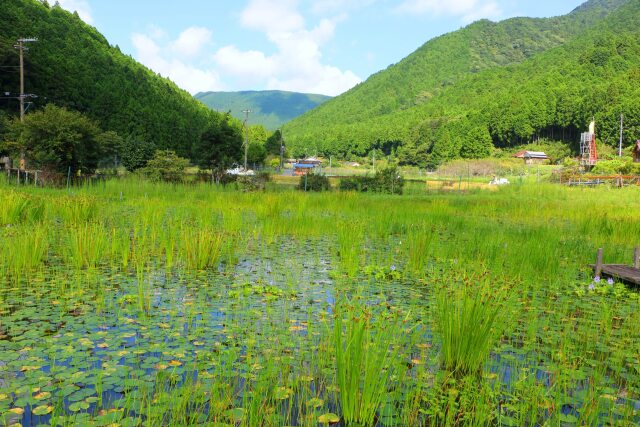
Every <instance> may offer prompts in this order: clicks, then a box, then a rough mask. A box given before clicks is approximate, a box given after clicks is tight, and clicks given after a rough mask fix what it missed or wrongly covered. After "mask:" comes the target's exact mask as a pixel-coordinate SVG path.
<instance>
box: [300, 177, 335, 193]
mask: <svg viewBox="0 0 640 427" xmlns="http://www.w3.org/2000/svg"><path fill="white" fill-rule="evenodd" d="M330 189H331V184H330V183H329V178H327V177H326V176H325V175H323V174H320V173H310V174H307V175H306V176H301V177H300V182H299V183H298V190H305V191H329V190H330Z"/></svg>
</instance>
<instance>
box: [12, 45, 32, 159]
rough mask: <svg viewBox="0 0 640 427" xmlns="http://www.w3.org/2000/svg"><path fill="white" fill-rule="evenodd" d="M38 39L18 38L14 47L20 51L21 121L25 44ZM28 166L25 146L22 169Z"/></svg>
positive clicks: (22, 119)
mask: <svg viewBox="0 0 640 427" xmlns="http://www.w3.org/2000/svg"><path fill="white" fill-rule="evenodd" d="M37 41H38V39H37V38H35V37H30V38H20V39H18V44H16V45H14V46H13V47H14V48H16V49H18V51H19V52H20V122H23V121H24V112H25V110H24V99H25V97H26V95H25V93H24V52H25V51H27V50H29V48H28V47H26V46H25V45H26V44H27V43H32V42H37ZM25 168H26V159H25V152H24V148H23V149H21V150H20V169H22V170H24V169H25Z"/></svg>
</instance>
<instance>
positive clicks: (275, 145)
mask: <svg viewBox="0 0 640 427" xmlns="http://www.w3.org/2000/svg"><path fill="white" fill-rule="evenodd" d="M281 143H282V132H280V129H278V130H277V131H275V132H274V133H272V134H271V136H270V137H269V138H267V140H266V141H265V143H264V149H265V150H266V151H267V155H273V156H279V155H280V144H281Z"/></svg>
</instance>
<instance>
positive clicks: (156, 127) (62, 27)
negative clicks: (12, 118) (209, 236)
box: [0, 0, 221, 157]
mask: <svg viewBox="0 0 640 427" xmlns="http://www.w3.org/2000/svg"><path fill="white" fill-rule="evenodd" d="M52 3H53V2H52ZM21 37H38V39H39V41H38V42H37V43H31V44H30V46H29V47H30V50H29V52H28V53H27V55H26V57H25V70H26V85H25V86H26V88H25V89H26V92H27V93H33V94H36V95H38V98H36V99H34V100H33V102H34V104H33V105H32V106H31V107H30V111H33V110H37V109H40V108H42V107H43V106H44V105H45V104H47V103H54V104H56V105H58V106H62V107H66V108H69V109H71V110H77V111H80V112H82V113H85V114H87V115H88V116H90V117H91V118H93V119H95V120H96V121H97V122H98V124H99V125H100V126H101V127H102V129H104V130H112V131H116V132H118V134H120V135H121V136H122V137H124V138H132V139H135V140H136V141H145V142H147V143H153V144H154V145H155V147H156V148H163V149H164V148H173V149H175V150H176V152H177V153H178V154H179V155H181V156H185V157H189V156H190V154H191V148H192V144H193V142H194V141H197V140H198V139H199V138H200V137H201V135H202V134H203V132H204V131H205V129H206V127H207V126H208V125H209V124H210V123H211V122H212V121H216V120H219V119H220V117H221V116H220V115H219V114H217V113H214V112H211V111H210V110H209V109H207V108H206V107H204V106H203V105H202V104H201V103H199V102H197V101H195V100H194V99H193V97H191V95H190V94H189V93H187V92H185V91H184V90H181V89H179V88H178V87H177V86H176V85H175V84H174V83H172V82H171V81H169V80H167V79H164V78H162V77H160V76H158V75H157V74H155V73H154V72H152V71H151V70H149V69H147V68H146V67H144V66H142V65H140V64H139V63H137V62H136V61H134V60H133V59H132V58H131V57H130V56H127V55H124V54H123V53H121V52H120V50H119V48H118V47H117V46H110V45H109V42H108V41H107V40H106V39H105V38H104V37H103V36H102V35H101V34H100V33H99V32H98V31H97V30H96V29H95V28H93V27H91V26H89V25H87V24H85V23H84V22H83V21H82V20H81V19H80V18H79V17H78V16H77V15H76V14H71V13H69V12H67V11H65V10H63V9H62V8H61V7H59V6H57V5H55V6H50V5H49V3H47V2H46V1H42V2H41V1H36V0H2V18H1V19H0V67H1V68H0V90H1V91H2V92H3V93H4V92H9V93H10V94H12V95H13V96H15V94H17V93H18V91H19V74H18V69H17V67H16V66H17V65H18V64H19V59H18V54H17V51H16V49H14V48H13V45H14V44H15V43H16V40H17V39H18V38H21ZM14 67H15V68H14ZM2 111H3V112H5V113H7V114H11V115H17V114H18V111H19V108H18V101H17V100H15V99H2V100H1V101H0V112H2Z"/></svg>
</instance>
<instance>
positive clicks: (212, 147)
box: [191, 114, 244, 178]
mask: <svg viewBox="0 0 640 427" xmlns="http://www.w3.org/2000/svg"><path fill="white" fill-rule="evenodd" d="M243 155H244V153H243V150H242V135H241V133H240V130H239V129H238V128H237V127H234V126H233V125H232V124H231V118H230V116H229V115H228V114H227V115H226V116H225V117H224V118H223V119H222V120H220V121H212V122H211V123H210V124H209V127H208V128H207V130H206V131H205V132H204V133H203V134H202V137H201V138H200V139H199V140H198V141H197V142H196V143H195V144H194V146H193V148H192V155H191V157H192V158H193V159H194V160H195V162H196V163H197V165H198V166H200V167H201V168H203V169H211V171H212V174H213V175H217V177H218V178H220V176H222V174H223V173H224V170H225V169H227V168H228V167H230V166H232V165H233V164H234V163H238V162H240V161H241V159H242V158H243Z"/></svg>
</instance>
